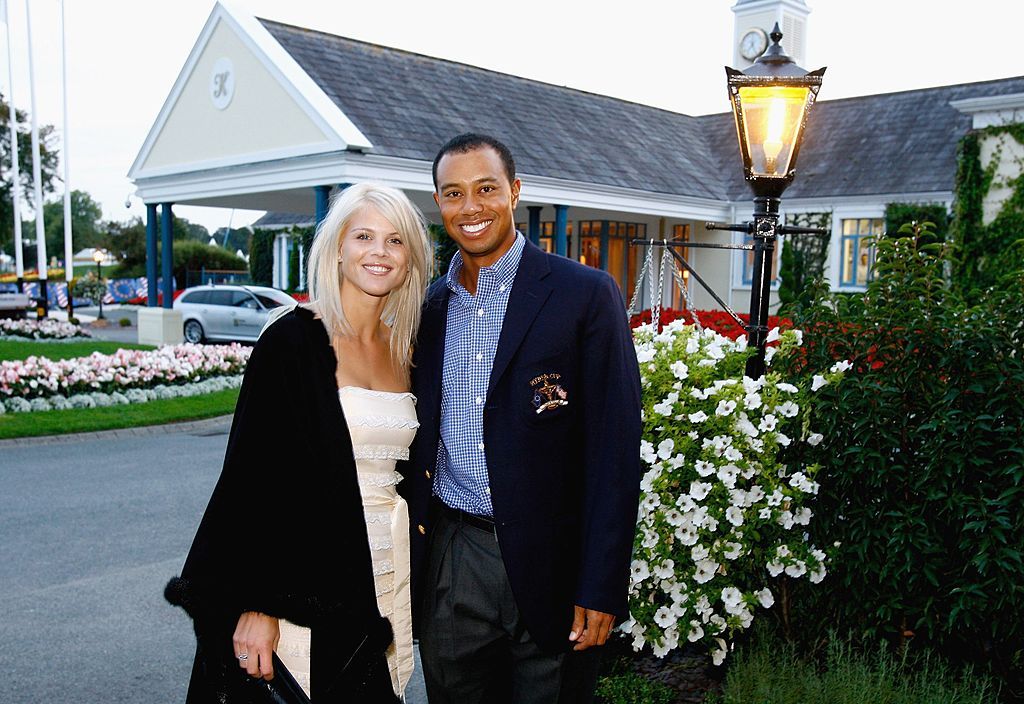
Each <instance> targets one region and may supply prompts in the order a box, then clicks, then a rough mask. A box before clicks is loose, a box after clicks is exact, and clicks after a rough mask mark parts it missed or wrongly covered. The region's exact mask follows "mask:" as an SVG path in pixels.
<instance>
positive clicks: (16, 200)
mask: <svg viewBox="0 0 1024 704" xmlns="http://www.w3.org/2000/svg"><path fill="white" fill-rule="evenodd" d="M0 8H2V9H3V15H4V28H5V29H6V30H7V112H8V114H9V116H8V120H7V126H8V127H9V128H10V131H11V206H12V207H13V209H14V271H15V275H16V276H17V279H18V291H24V290H25V260H24V253H23V252H22V251H21V247H22V244H21V163H20V161H19V160H18V113H17V111H16V110H15V108H14V69H13V68H12V64H13V61H12V60H11V22H10V18H9V16H8V13H7V0H0Z"/></svg>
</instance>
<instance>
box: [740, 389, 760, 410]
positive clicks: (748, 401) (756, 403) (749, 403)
mask: <svg viewBox="0 0 1024 704" xmlns="http://www.w3.org/2000/svg"><path fill="white" fill-rule="evenodd" d="M743 407H744V408H746V409H747V410H748V411H753V410H754V409H756V408H760V407H761V394H758V393H752V394H747V395H746V396H744V397H743Z"/></svg>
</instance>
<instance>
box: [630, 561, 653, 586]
mask: <svg viewBox="0 0 1024 704" xmlns="http://www.w3.org/2000/svg"><path fill="white" fill-rule="evenodd" d="M629 572H630V578H631V579H632V580H633V584H639V583H640V582H642V581H644V580H645V579H647V578H648V577H650V576H651V571H650V570H649V569H648V567H647V563H646V562H644V561H643V560H633V564H632V565H630V568H629Z"/></svg>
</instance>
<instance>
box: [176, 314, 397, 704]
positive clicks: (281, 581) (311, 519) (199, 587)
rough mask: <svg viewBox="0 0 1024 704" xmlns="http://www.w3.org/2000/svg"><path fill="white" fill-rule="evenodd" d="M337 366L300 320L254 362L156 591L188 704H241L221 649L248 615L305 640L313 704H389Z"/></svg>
mask: <svg viewBox="0 0 1024 704" xmlns="http://www.w3.org/2000/svg"><path fill="white" fill-rule="evenodd" d="M336 365H337V361H336V358H335V355H334V350H333V349H332V347H331V345H330V340H329V338H328V335H327V331H326V330H325V329H324V327H323V324H322V323H321V322H320V321H319V320H318V319H316V318H315V317H314V316H313V314H312V313H311V312H310V311H309V310H307V309H305V308H301V307H299V308H296V309H295V310H293V311H291V312H289V313H287V314H285V315H283V316H282V317H281V318H280V319H279V320H277V321H276V322H274V323H273V324H272V325H271V326H270V327H269V328H267V330H266V331H265V332H264V334H263V335H262V336H261V337H260V340H259V342H257V343H256V346H255V347H254V349H253V351H252V355H251V357H250V358H249V363H248V366H247V368H246V371H245V377H244V380H243V382H242V388H241V391H240V393H239V397H238V404H237V406H236V408H235V416H234V421H233V423H232V426H231V435H230V437H229V440H228V447H227V453H226V456H225V459H224V467H223V470H222V472H221V476H220V479H219V480H218V482H217V485H216V487H215V489H214V491H213V496H212V497H211V498H210V503H209V505H208V506H207V509H206V513H205V514H204V515H203V519H202V522H201V523H200V525H199V529H198V531H197V532H196V536H195V539H194V541H193V543H192V548H191V550H190V551H189V554H188V557H187V558H186V560H185V565H184V567H183V568H182V571H181V576H180V577H175V578H174V579H172V580H171V581H170V582H169V583H168V584H167V588H166V590H165V592H164V595H165V597H166V598H167V600H168V601H169V602H170V603H172V604H174V605H176V606H180V607H182V608H183V609H185V611H187V612H188V614H189V615H190V616H191V617H192V619H193V625H194V627H195V631H196V637H197V642H198V647H197V650H196V663H195V667H194V669H193V673H192V679H191V682H190V684H189V695H188V702H190V703H193V702H214V701H217V702H223V701H227V702H230V701H233V700H237V698H238V697H237V696H232V690H233V685H234V684H237V681H238V677H239V676H240V673H241V672H242V670H241V669H240V668H239V667H238V664H237V662H236V661H235V659H234V653H233V649H232V644H231V636H232V633H233V632H234V629H235V624H236V623H237V621H238V617H239V615H240V614H241V613H242V612H245V611H259V612H262V613H266V614H269V615H272V616H277V617H281V618H285V619H288V620H289V621H291V622H293V623H295V624H298V625H301V626H308V627H310V628H312V629H313V631H312V633H313V641H312V648H311V650H312V661H311V664H310V669H311V677H310V679H311V681H312V683H313V686H314V688H315V690H314V693H315V694H316V701H317V702H325V701H326V702H332V701H339V702H340V701H352V697H353V696H355V695H358V697H357V700H358V701H361V702H362V701H367V702H375V701H394V696H393V694H391V684H390V679H389V678H388V675H387V666H386V664H384V657H383V651H384V649H385V648H386V647H387V645H388V644H389V643H390V642H391V638H392V636H391V629H390V625H389V623H388V621H387V620H386V619H384V618H382V617H381V615H380V612H379V611H378V609H377V602H376V596H375V591H374V583H373V573H372V566H371V560H370V549H369V545H368V543H367V538H366V524H365V522H364V518H363V507H362V501H361V498H360V493H359V485H358V482H357V479H356V469H355V460H354V459H353V454H352V442H351V439H350V437H349V432H348V426H347V425H346V423H345V418H344V415H343V413H342V409H341V404H340V401H339V400H338V389H337V382H336V380H335V367H336ZM181 459H182V461H183V462H188V461H189V459H188V457H183V458H181ZM360 645H361V646H362V647H361V648H360V647H359V646H360ZM357 648H358V653H359V659H357V660H356V661H354V665H353V666H352V667H350V668H349V671H347V672H346V674H345V675H344V676H340V675H339V672H338V671H337V670H338V669H339V668H340V666H341V664H344V663H345V662H348V661H349V660H350V657H351V655H352V653H353V652H355V651H356V650H357ZM381 667H383V673H382V674H381ZM382 680H383V681H386V684H387V687H386V690H385V689H384V688H383V687H382V684H383V681H382ZM367 688H369V689H367ZM371 691H372V692H379V696H374V695H373V694H371ZM388 695H390V696H388Z"/></svg>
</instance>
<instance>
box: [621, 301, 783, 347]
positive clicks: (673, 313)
mask: <svg viewBox="0 0 1024 704" xmlns="http://www.w3.org/2000/svg"><path fill="white" fill-rule="evenodd" d="M694 313H696V314H697V319H698V320H700V324H701V325H703V326H704V327H705V328H709V329H711V330H714V331H715V332H717V333H718V334H719V335H724V336H725V337H728V338H729V339H731V340H735V339H736V338H737V337H739V336H740V335H745V334H746V332H747V331H746V330H744V329H743V328H742V327H740V326H739V325H737V324H736V321H735V320H733V318H732V316H731V315H729V314H728V313H726V312H725V311H724V310H698V311H689V310H676V309H674V308H662V309H661V325H662V326H665V325H668V324H669V323H671V322H672V321H673V320H678V319H680V318H682V319H683V321H684V322H685V323H686V324H687V325H692V324H693V323H694V320H693V315H694ZM739 316H740V319H741V320H743V322H744V323H746V322H748V321H749V320H750V316H749V315H747V314H746V313H740V314H739ZM650 322H651V311H650V309H648V310H644V311H641V312H640V313H638V314H636V315H634V316H632V317H631V318H630V319H629V326H630V327H631V328H635V327H639V326H640V325H645V324H649V323H650ZM775 327H778V328H781V329H783V330H787V329H789V328H792V327H793V321H792V320H790V319H789V318H780V317H779V316H777V315H770V316H768V329H769V330H770V329H771V328H775Z"/></svg>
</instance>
